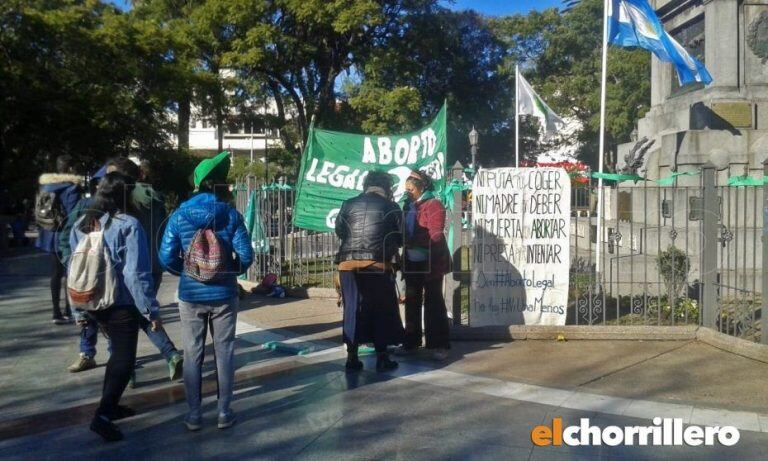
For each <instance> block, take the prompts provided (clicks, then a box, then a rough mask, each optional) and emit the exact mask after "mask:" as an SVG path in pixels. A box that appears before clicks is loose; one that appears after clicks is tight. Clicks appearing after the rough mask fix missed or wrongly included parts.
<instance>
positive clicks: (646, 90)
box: [491, 0, 651, 169]
mask: <svg viewBox="0 0 768 461" xmlns="http://www.w3.org/2000/svg"><path fill="white" fill-rule="evenodd" d="M565 3H566V5H565V6H566V7H567V8H566V10H565V11H562V12H561V11H557V10H555V9H551V10H546V11H543V12H541V13H537V12H532V13H530V14H528V15H525V16H522V15H515V16H510V17H505V18H499V19H495V20H492V21H491V24H492V27H493V29H494V31H495V33H496V34H497V36H498V37H499V38H500V39H501V40H502V41H503V42H504V43H505V44H506V45H507V47H508V55H507V60H506V62H505V68H506V73H507V74H508V75H509V81H510V85H514V73H513V72H514V65H515V63H518V64H519V65H520V67H521V69H522V71H523V72H524V73H525V74H526V76H527V77H528V79H529V81H530V82H531V84H532V85H533V86H534V87H536V90H537V92H538V93H539V95H540V96H541V97H542V98H543V99H545V100H546V101H547V103H548V104H549V105H550V106H551V107H552V109H554V110H555V111H556V112H557V113H558V114H560V115H561V116H567V117H575V118H576V119H578V120H579V121H580V122H581V123H582V126H583V127H582V130H581V131H580V132H579V133H577V134H576V139H575V141H576V142H578V143H579V144H580V145H581V148H580V152H579V156H580V158H581V159H582V160H583V161H585V162H586V163H588V164H590V165H591V166H592V167H593V168H597V161H598V155H597V151H598V135H599V122H600V120H599V115H600V75H601V53H602V15H603V2H602V1H600V0H581V1H572V2H565ZM650 62H651V61H650V56H649V55H648V53H647V52H645V51H642V50H630V49H626V48H616V47H611V48H610V49H609V56H608V88H607V101H606V121H607V123H606V150H607V151H608V154H609V155H608V156H607V158H613V159H614V160H615V152H616V146H617V145H618V144H619V143H622V142H627V141H629V140H630V133H631V132H632V130H633V129H634V126H635V121H636V120H637V119H638V118H640V117H642V116H643V115H644V114H645V112H646V111H647V110H648V108H649V106H650ZM564 142H573V141H571V140H565V141H564ZM541 147H542V146H538V147H537V146H532V145H529V146H526V149H533V151H534V152H535V151H536V150H537V149H541ZM606 166H607V167H608V169H612V168H613V167H614V162H610V163H609V164H608V165H606Z"/></svg>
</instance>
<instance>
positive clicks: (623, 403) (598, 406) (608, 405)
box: [560, 392, 632, 415]
mask: <svg viewBox="0 0 768 461" xmlns="http://www.w3.org/2000/svg"><path fill="white" fill-rule="evenodd" d="M631 403H632V400H629V399H622V398H620V397H611V396H607V395H596V394H588V393H584V392H574V393H572V394H571V395H570V397H568V399H566V400H565V401H564V402H563V403H561V404H560V405H561V406H562V407H565V408H571V409H574V410H586V411H594V412H600V413H608V414H613V415H621V414H624V412H625V411H626V409H627V408H628V407H629V406H630V404H631Z"/></svg>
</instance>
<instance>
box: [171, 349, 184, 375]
mask: <svg viewBox="0 0 768 461" xmlns="http://www.w3.org/2000/svg"><path fill="white" fill-rule="evenodd" d="M183 372H184V357H182V356H181V355H180V354H173V356H171V358H170V359H168V378H169V379H170V380H171V381H176V380H177V379H179V378H181V376H182V374H183Z"/></svg>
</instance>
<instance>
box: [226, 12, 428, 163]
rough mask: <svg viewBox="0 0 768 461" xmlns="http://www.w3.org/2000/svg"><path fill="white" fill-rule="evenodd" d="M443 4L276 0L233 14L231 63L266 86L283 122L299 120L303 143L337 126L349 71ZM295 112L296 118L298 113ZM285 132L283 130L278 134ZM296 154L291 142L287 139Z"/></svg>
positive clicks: (229, 54) (285, 141) (299, 133)
mask: <svg viewBox="0 0 768 461" xmlns="http://www.w3.org/2000/svg"><path fill="white" fill-rule="evenodd" d="M436 3H437V2H436V1H435V0H379V1H373V0H351V1H349V0H332V1H328V0H303V1H301V2H297V1H294V0H275V1H256V2H251V3H250V4H249V7H248V8H238V9H233V12H232V16H231V18H232V23H233V25H234V26H233V31H234V33H235V38H234V40H233V45H232V51H231V52H230V53H228V54H227V60H226V62H227V63H228V64H229V65H230V66H232V67H235V68H237V69H239V70H240V71H241V72H242V73H244V74H245V75H247V76H248V77H250V78H257V79H264V80H266V82H267V85H268V87H269V89H270V96H271V97H273V98H274V99H275V102H276V106H277V111H278V114H279V117H278V118H279V119H280V120H282V121H283V122H287V121H288V120H289V119H292V120H293V121H294V122H295V124H296V126H297V128H298V137H299V140H300V141H301V142H303V141H304V140H305V139H306V137H307V131H308V128H309V124H310V122H311V120H312V119H313V118H314V120H315V123H316V124H317V125H318V126H329V125H332V123H333V120H334V118H335V117H336V115H337V113H338V110H337V100H336V81H337V77H338V76H339V75H340V74H341V72H342V71H344V70H349V69H350V68H351V67H352V66H353V65H355V64H356V63H358V62H361V61H363V60H365V58H366V56H368V55H369V54H370V53H371V52H372V50H373V49H374V48H377V47H382V46H386V43H387V42H388V41H389V40H390V39H391V37H392V36H394V35H396V34H398V33H400V30H401V28H402V25H403V23H404V22H407V21H408V18H409V17H410V15H411V14H413V12H418V11H426V10H429V9H431V8H433V7H434V5H435V4H436ZM291 111H293V113H292V114H291V113H290V112H291ZM278 128H281V127H278ZM284 143H285V144H286V146H287V147H288V148H292V147H293V144H292V142H291V140H287V139H284Z"/></svg>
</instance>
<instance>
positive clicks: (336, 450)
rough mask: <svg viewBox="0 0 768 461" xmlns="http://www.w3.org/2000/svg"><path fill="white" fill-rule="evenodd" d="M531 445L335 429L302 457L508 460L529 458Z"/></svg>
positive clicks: (329, 458)
mask: <svg viewBox="0 0 768 461" xmlns="http://www.w3.org/2000/svg"><path fill="white" fill-rule="evenodd" d="M529 454H530V448H521V447H509V446H503V445H497V444H493V443H485V444H477V443H476V441H475V440H471V439H467V438H464V437H461V436H460V435H456V436H453V437H442V436H441V437H433V436H424V435H421V434H419V435H405V436H404V435H403V434H397V435H396V436H393V434H392V433H387V432H369V433H350V432H349V431H346V430H343V429H341V430H340V429H335V428H334V429H332V430H330V431H328V432H326V433H325V434H323V435H322V436H321V437H320V438H319V439H318V440H316V441H314V442H313V443H312V444H310V445H309V446H308V447H306V448H305V449H304V450H303V451H302V452H301V454H300V455H299V456H298V457H297V459H301V460H339V459H340V460H347V459H349V460H368V459H371V460H373V459H375V460H379V459H388V460H390V459H391V460H409V461H410V460H436V459H439V460H508V459H527V458H528V455H529Z"/></svg>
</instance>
